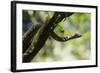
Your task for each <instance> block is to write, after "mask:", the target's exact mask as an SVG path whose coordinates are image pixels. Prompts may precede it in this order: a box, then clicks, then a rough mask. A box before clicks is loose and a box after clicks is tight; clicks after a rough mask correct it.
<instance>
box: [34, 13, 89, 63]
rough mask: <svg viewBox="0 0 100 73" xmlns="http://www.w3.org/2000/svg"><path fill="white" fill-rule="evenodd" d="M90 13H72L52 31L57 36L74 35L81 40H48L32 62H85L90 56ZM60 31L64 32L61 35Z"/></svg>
mask: <svg viewBox="0 0 100 73" xmlns="http://www.w3.org/2000/svg"><path fill="white" fill-rule="evenodd" d="M90 16H91V14H90V13H74V14H73V15H72V16H70V17H69V18H66V19H64V20H63V21H61V22H60V23H59V24H58V26H57V27H56V29H55V30H54V31H55V32H56V33H57V34H58V35H59V36H66V35H67V36H68V37H70V36H72V35H74V34H75V33H79V34H81V35H82V37H81V38H77V39H73V40H69V41H67V42H59V41H56V40H54V39H53V38H51V37H50V38H49V39H48V40H47V41H46V43H45V45H44V47H43V48H42V49H41V50H40V52H39V53H38V54H37V56H36V57H35V58H34V59H33V60H32V62H48V61H49V62H50V61H74V60H87V59H90V55H91V43H90V42H91V41H90V40H91V36H90V32H91V28H90V26H91V23H90V22H91V20H90V18H91V17H90ZM61 30H64V32H63V33H62V32H61Z"/></svg>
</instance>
